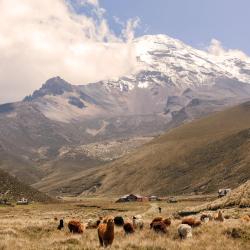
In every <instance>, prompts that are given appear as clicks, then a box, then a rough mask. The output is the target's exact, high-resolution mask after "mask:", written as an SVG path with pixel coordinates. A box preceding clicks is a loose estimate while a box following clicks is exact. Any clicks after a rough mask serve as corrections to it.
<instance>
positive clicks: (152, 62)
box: [0, 36, 250, 184]
mask: <svg viewBox="0 0 250 250" xmlns="http://www.w3.org/2000/svg"><path fill="white" fill-rule="evenodd" d="M133 44H134V45H133V46H134V49H135V50H136V53H137V57H138V58H137V59H138V71H137V72H135V73H133V74H130V75H126V76H123V77H120V78H118V79H109V80H104V81H99V82H96V83H90V84H88V85H72V84H70V83H69V82H67V81H65V80H63V79H62V78H60V77H55V78H51V79H48V80H47V81H46V82H45V83H44V84H43V85H42V87H41V88H40V89H38V90H36V91H34V93H33V94H32V95H30V96H27V97H26V98H24V100H23V101H20V102H16V103H10V104H4V105H0V145H2V150H1V151H0V157H1V158H2V159H3V160H2V161H1V163H0V167H1V168H3V169H4V170H6V171H8V172H9V173H11V174H13V175H14V176H17V177H18V178H20V179H21V180H25V182H26V183H29V184H34V183H38V182H39V181H40V180H41V179H43V178H46V176H49V175H50V174H51V173H55V174H58V173H59V172H60V168H61V170H62V169H63V171H66V173H68V174H70V175H71V174H73V173H74V171H77V172H78V171H85V170H86V169H89V168H92V167H97V166H99V165H100V164H103V161H102V160H101V161H100V159H104V158H105V157H98V156H97V157H96V159H93V157H92V156H93V155H92V154H91V157H92V158H91V159H90V158H89V156H88V155H86V151H84V150H79V149H82V148H86V147H87V148H88V145H91V144H92V143H100V144H101V143H102V142H103V141H105V142H112V143H113V142H114V141H117V143H115V145H116V146H117V147H119V145H120V144H119V140H125V141H133V138H141V137H146V138H147V137H152V136H157V135H159V134H162V133H164V132H165V131H168V130H171V129H173V128H175V127H178V126H180V125H182V124H184V123H187V122H190V121H193V120H196V119H199V118H201V117H204V116H207V115H208V114H211V113H213V112H217V111H220V110H224V109H225V108H227V107H231V106H234V105H237V104H239V103H242V102H245V101H247V100H249V96H250V84H249V83H250V71H249V70H250V63H249V58H246V59H244V58H241V57H239V58H237V57H235V56H231V55H229V54H225V55H223V56H221V57H216V56H214V55H210V54H208V53H207V52H204V51H200V50H197V49H194V48H191V47H190V46H188V45H185V44H184V43H182V42H180V41H178V40H176V39H172V38H168V37H166V36H146V37H141V38H138V39H135V40H134V41H133ZM137 142H138V141H136V142H135V145H137V146H139V144H138V143H137ZM126 143H127V142H125V144H126ZM65 148H67V150H69V152H72V154H71V155H74V157H73V159H71V163H72V164H71V163H70V160H69V159H68V158H67V159H64V158H63V157H64V156H65V157H68V154H64V156H62V155H61V152H63V151H64V150H65ZM101 148H102V147H101ZM125 148H126V146H125ZM101 150H103V148H102V149H101ZM114 152H117V150H115V149H114ZM98 154H99V152H98ZM101 154H103V152H101ZM121 155H122V154H121ZM111 158H112V157H111ZM115 158H117V156H116V157H115ZM105 159H106V158H105ZM104 163H106V162H104ZM70 165H73V167H72V169H71V167H70ZM31 173H32V174H31Z"/></svg>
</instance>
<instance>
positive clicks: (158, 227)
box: [151, 221, 168, 234]
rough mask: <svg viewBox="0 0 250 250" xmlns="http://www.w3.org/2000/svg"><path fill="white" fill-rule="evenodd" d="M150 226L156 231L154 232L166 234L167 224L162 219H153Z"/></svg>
mask: <svg viewBox="0 0 250 250" xmlns="http://www.w3.org/2000/svg"><path fill="white" fill-rule="evenodd" d="M151 228H152V229H153V230H154V231H155V232H156V233H164V234H166V233H167V232H168V231H167V226H166V224H165V223H164V222H163V221H155V222H153V224H152V226H151Z"/></svg>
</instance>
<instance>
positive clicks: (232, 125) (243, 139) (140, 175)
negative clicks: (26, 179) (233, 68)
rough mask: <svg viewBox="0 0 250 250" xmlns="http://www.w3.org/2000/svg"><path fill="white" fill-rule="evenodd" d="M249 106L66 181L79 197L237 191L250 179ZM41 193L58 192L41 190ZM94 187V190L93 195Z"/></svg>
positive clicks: (169, 135) (211, 118)
mask: <svg viewBox="0 0 250 250" xmlns="http://www.w3.org/2000/svg"><path fill="white" fill-rule="evenodd" d="M249 150H250V102H247V103H244V104H241V105H239V106H236V107H234V108H230V109H228V110H226V111H222V112H218V113H215V114H213V115H211V116H209V117H206V118H203V119H200V120H197V121H194V122H192V123H188V124H185V125H182V126H180V127H178V128H176V129H173V130H171V131H170V132H168V133H166V134H164V135H162V136H160V137H158V138H156V139H154V140H153V141H151V142H150V143H147V144H146V145H145V146H143V147H141V148H139V149H137V150H135V151H134V152H132V153H130V154H128V155H126V156H125V157H122V158H120V159H118V160H116V161H114V162H112V163H110V164H107V165H105V166H101V167H98V168H96V169H94V170H93V169H92V170H90V171H83V172H81V173H79V174H78V175H77V177H75V178H71V179H70V180H68V181H65V182H64V184H63V185H62V186H60V188H62V189H61V190H63V187H65V186H70V189H71V192H74V190H75V191H76V190H77V192H76V193H75V194H81V193H82V192H83V194H86V193H88V191H90V190H94V191H95V192H96V193H97V194H102V195H103V194H105V195H118V194H124V193H130V192H138V193H143V194H159V195H167V194H182V193H191V192H202V193H207V192H213V191H216V190H217V188H220V187H221V188H222V187H231V188H234V187H236V186H238V185H239V184H241V183H243V182H245V181H246V180H248V179H249V178H250V168H249V165H250V155H249ZM38 186H39V188H40V189H41V190H43V191H52V192H58V191H59V186H57V187H56V186H53V185H52V186H50V185H47V183H46V181H45V182H40V183H39V184H38ZM93 187H95V188H94V189H93Z"/></svg>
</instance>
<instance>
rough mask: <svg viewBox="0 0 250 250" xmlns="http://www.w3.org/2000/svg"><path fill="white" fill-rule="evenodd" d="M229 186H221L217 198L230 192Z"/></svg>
mask: <svg viewBox="0 0 250 250" xmlns="http://www.w3.org/2000/svg"><path fill="white" fill-rule="evenodd" d="M231 191H232V190H231V188H221V189H219V190H218V198H221V197H223V196H226V195H228V194H229V193H231Z"/></svg>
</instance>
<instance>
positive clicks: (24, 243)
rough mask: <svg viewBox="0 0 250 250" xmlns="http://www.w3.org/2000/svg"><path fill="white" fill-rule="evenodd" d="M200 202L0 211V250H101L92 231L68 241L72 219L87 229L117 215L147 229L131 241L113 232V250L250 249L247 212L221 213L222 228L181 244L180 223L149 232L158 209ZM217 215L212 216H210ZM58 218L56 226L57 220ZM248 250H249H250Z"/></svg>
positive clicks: (101, 202) (212, 225)
mask: <svg viewBox="0 0 250 250" xmlns="http://www.w3.org/2000/svg"><path fill="white" fill-rule="evenodd" d="M203 202H204V201H202V200H199V201H197V200H196V201H195V200H188V199H187V200H185V201H180V202H178V203H166V202H153V203H149V202H142V203H139V202H136V203H123V204H122V203H120V204H118V203H115V202H114V200H111V201H110V200H108V199H96V198H92V199H86V200H85V199H84V200H78V201H76V200H74V201H73V200H72V201H70V200H68V201H67V202H64V203H61V204H46V205H45V204H31V205H27V206H15V207H0V249H1V250H15V249H19V250H20V249H22V250H33V249H34V250H45V249H53V250H55V249H86V250H87V249H88V250H90V249H100V247H99V242H98V237H97V231H96V229H89V230H85V231H84V233H83V234H82V235H72V234H70V233H69V231H68V228H67V224H66V223H67V222H68V221H69V220H71V219H77V220H80V221H81V222H82V223H86V222H87V220H88V219H90V218H94V219H95V218H98V216H106V215H121V216H123V217H124V218H125V220H127V221H131V217H132V216H133V215H137V214H141V215H142V217H143V219H144V222H145V227H144V229H143V230H142V231H136V232H135V234H134V235H131V236H125V235H124V233H123V230H122V228H118V227H115V239H114V242H113V245H112V247H111V249H126V250H129V249H138V250H139V249H141V250H142V249H144V250H153V249H155V250H163V249H192V250H201V249H209V250H211V249H218V250H223V249H224V250H230V249H233V250H237V249H247V248H248V247H249V245H250V222H243V221H242V220H240V219H239V218H240V217H241V216H242V215H243V214H250V209H249V208H248V209H247V208H246V209H228V210H224V214H225V215H229V216H230V219H227V220H226V221H225V222H223V223H221V222H220V223H219V222H215V221H212V222H208V223H207V224H203V225H202V226H200V227H198V228H195V229H193V238H192V239H189V240H180V239H179V237H178V234H177V227H178V225H179V224H180V220H178V219H175V220H173V222H172V225H171V226H170V229H169V233H168V234H167V235H159V234H156V233H154V232H152V231H151V230H150V229H149V224H150V222H151V220H152V219H153V218H154V217H156V216H159V213H158V207H159V206H160V207H161V208H162V214H161V216H162V217H168V216H171V215H172V213H173V212H175V211H178V210H182V209H185V208H187V207H190V206H196V205H200V204H202V203H203ZM212 213H214V214H216V212H215V211H214V212H212ZM55 218H57V220H56V219H55ZM61 218H63V219H64V221H65V228H64V230H62V231H58V230H57V225H58V223H59V219H61ZM232 228H237V229H241V232H243V233H242V235H241V237H240V238H236V239H235V238H232V237H231V236H230V235H229V233H228V232H230V231H231V230H232ZM248 249H249V248H248Z"/></svg>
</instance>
